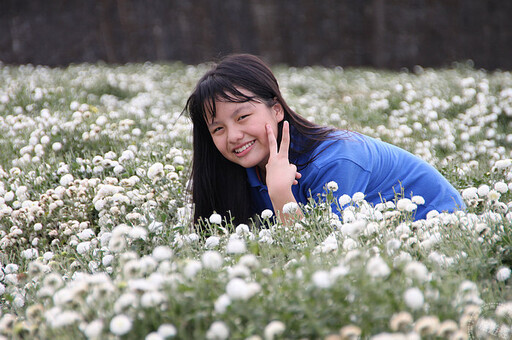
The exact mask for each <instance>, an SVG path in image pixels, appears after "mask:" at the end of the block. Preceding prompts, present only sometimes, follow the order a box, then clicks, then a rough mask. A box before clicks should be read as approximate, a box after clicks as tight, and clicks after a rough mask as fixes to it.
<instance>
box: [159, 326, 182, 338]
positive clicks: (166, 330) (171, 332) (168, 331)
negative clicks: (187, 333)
mask: <svg viewBox="0 0 512 340" xmlns="http://www.w3.org/2000/svg"><path fill="white" fill-rule="evenodd" d="M157 333H158V334H159V335H160V336H161V337H163V338H171V337H174V336H176V334H178V331H177V330H176V327H174V325H172V324H170V323H164V324H161V325H160V327H158V330H157Z"/></svg>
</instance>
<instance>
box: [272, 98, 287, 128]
mask: <svg viewBox="0 0 512 340" xmlns="http://www.w3.org/2000/svg"><path fill="white" fill-rule="evenodd" d="M272 110H273V112H274V113H275V115H276V119H277V122H278V123H280V122H281V121H282V120H283V119H284V110H283V106H282V105H281V103H279V102H277V103H275V104H274V106H272Z"/></svg>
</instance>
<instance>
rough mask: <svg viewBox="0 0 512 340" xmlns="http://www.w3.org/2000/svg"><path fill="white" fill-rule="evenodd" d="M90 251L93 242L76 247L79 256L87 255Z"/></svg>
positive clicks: (82, 243)
mask: <svg viewBox="0 0 512 340" xmlns="http://www.w3.org/2000/svg"><path fill="white" fill-rule="evenodd" d="M90 249H91V242H90V241H86V242H80V243H79V244H78V245H77V246H76V252H77V253H78V254H81V255H83V254H85V253H87V252H88V251H89V250H90Z"/></svg>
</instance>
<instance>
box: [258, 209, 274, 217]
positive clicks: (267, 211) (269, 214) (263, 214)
mask: <svg viewBox="0 0 512 340" xmlns="http://www.w3.org/2000/svg"><path fill="white" fill-rule="evenodd" d="M273 215H274V212H273V211H272V210H270V209H265V210H263V211H262V212H261V218H262V219H266V218H271V217H272V216H273Z"/></svg>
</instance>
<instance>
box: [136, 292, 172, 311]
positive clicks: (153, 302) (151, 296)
mask: <svg viewBox="0 0 512 340" xmlns="http://www.w3.org/2000/svg"><path fill="white" fill-rule="evenodd" d="M166 300H167V297H166V296H165V295H164V294H162V293H160V292H158V291H149V292H146V293H144V294H143V295H142V296H141V298H140V305H141V306H142V307H145V308H155V307H158V306H160V305H161V304H162V303H164V302H165V301H166Z"/></svg>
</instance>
